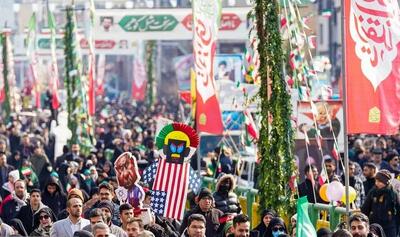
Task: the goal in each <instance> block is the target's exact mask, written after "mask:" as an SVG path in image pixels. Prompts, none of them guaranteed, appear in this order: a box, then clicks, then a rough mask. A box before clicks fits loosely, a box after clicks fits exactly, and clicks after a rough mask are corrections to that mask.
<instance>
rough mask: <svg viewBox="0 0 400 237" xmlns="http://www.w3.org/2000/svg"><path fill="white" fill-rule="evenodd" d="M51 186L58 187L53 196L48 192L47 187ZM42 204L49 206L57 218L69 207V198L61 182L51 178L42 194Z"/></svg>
mask: <svg viewBox="0 0 400 237" xmlns="http://www.w3.org/2000/svg"><path fill="white" fill-rule="evenodd" d="M50 184H55V185H56V191H55V193H53V194H50V193H49V192H48V191H47V186H49V185H50ZM42 202H43V204H44V205H46V206H48V207H49V208H50V209H51V210H52V211H53V213H54V214H55V215H56V216H58V214H60V212H61V211H62V210H64V209H65V208H66V207H67V196H66V194H65V193H64V191H63V188H62V186H61V184H60V182H59V181H58V180H57V179H56V178H54V177H50V178H49V180H48V181H47V184H46V186H45V187H44V190H43V192H42Z"/></svg>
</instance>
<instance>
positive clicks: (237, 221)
mask: <svg viewBox="0 0 400 237" xmlns="http://www.w3.org/2000/svg"><path fill="white" fill-rule="evenodd" d="M249 236H250V219H249V217H248V216H246V215H244V214H239V215H237V216H235V217H234V218H233V233H232V234H230V235H229V237H249Z"/></svg>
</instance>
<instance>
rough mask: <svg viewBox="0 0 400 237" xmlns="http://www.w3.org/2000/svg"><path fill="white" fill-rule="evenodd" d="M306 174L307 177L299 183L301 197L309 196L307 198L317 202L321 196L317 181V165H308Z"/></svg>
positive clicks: (305, 170) (309, 200)
mask: <svg viewBox="0 0 400 237" xmlns="http://www.w3.org/2000/svg"><path fill="white" fill-rule="evenodd" d="M304 174H305V176H306V179H305V180H304V181H303V182H302V183H300V184H299V188H298V190H299V197H304V196H307V200H308V202H310V203H315V202H317V201H318V200H320V198H319V192H318V189H319V188H318V184H317V182H316V180H317V178H318V169H317V167H315V165H306V167H305V168H304Z"/></svg>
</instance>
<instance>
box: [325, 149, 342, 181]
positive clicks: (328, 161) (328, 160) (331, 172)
mask: <svg viewBox="0 0 400 237" xmlns="http://www.w3.org/2000/svg"><path fill="white" fill-rule="evenodd" d="M324 159H325V160H324V164H325V167H326V173H327V175H328V179H329V182H332V181H335V180H337V181H340V177H339V176H337V175H336V161H335V160H334V159H332V157H331V156H329V155H328V156H325V157H324Z"/></svg>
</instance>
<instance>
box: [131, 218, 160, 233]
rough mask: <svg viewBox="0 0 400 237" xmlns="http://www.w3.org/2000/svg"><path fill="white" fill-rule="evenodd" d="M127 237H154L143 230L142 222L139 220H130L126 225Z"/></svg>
mask: <svg viewBox="0 0 400 237" xmlns="http://www.w3.org/2000/svg"><path fill="white" fill-rule="evenodd" d="M126 233H128V237H154V234H153V233H152V232H150V231H147V230H145V229H144V225H143V221H142V220H141V219H140V218H130V219H129V220H128V222H127V224H126Z"/></svg>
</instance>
